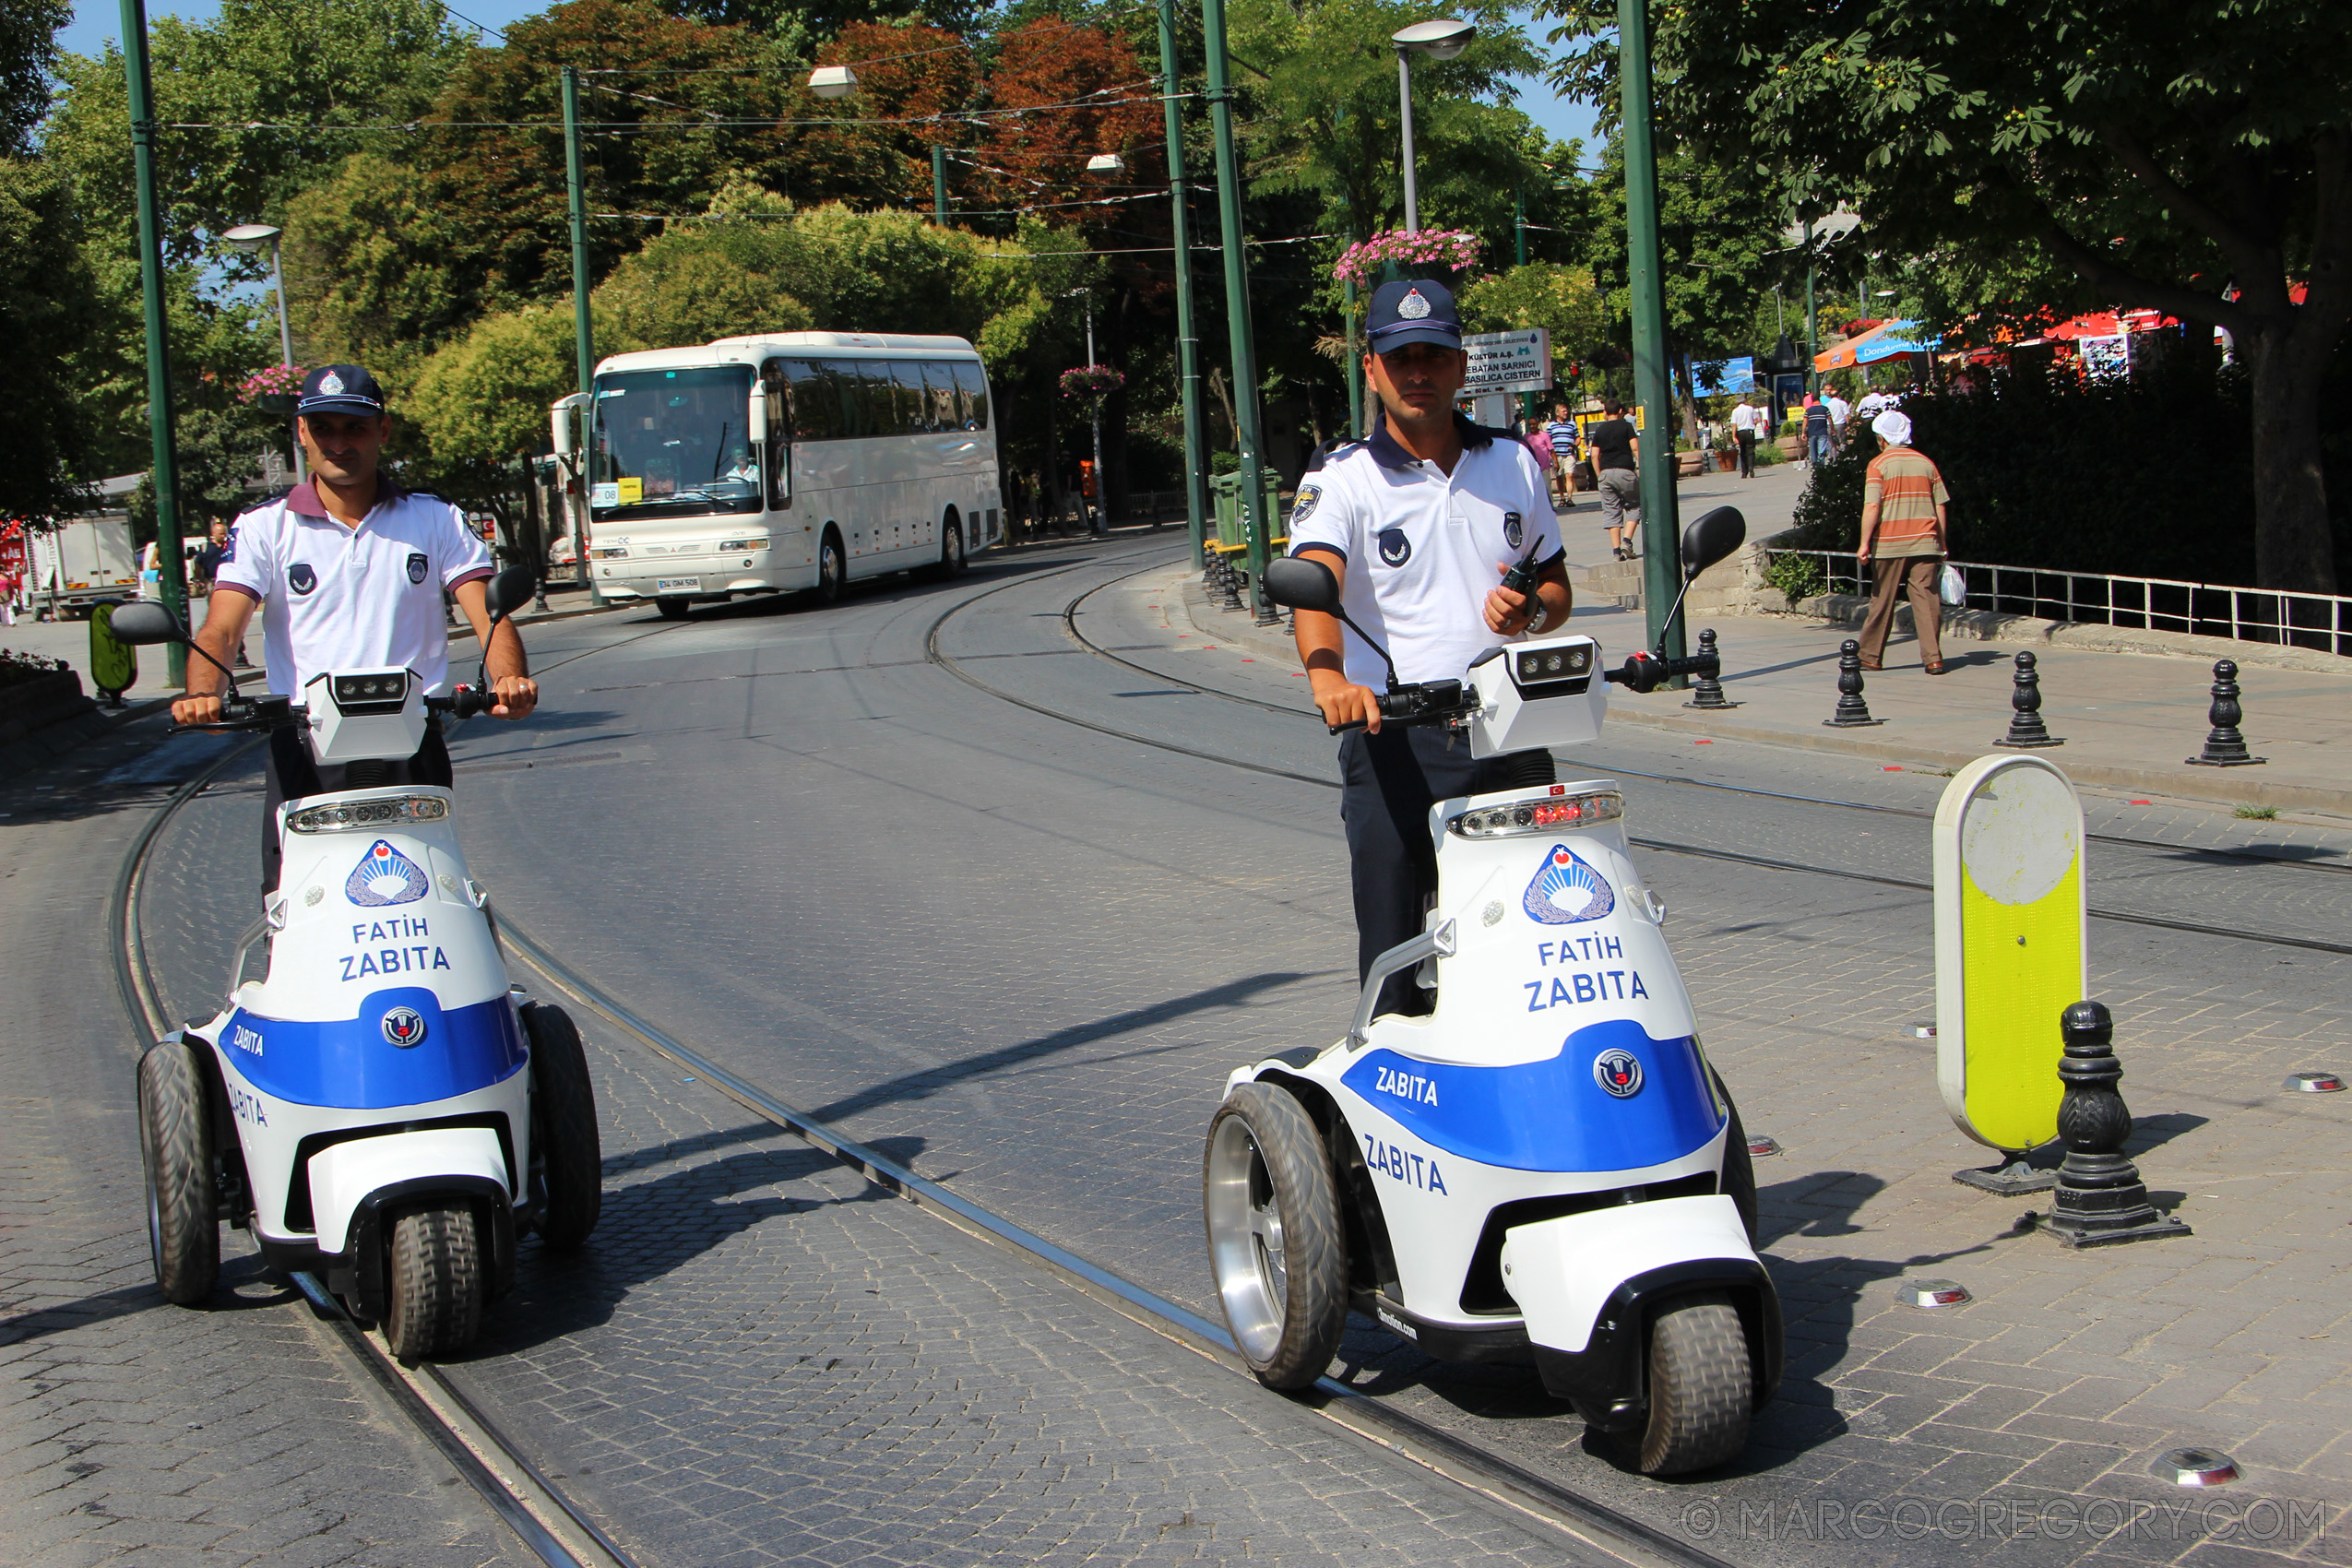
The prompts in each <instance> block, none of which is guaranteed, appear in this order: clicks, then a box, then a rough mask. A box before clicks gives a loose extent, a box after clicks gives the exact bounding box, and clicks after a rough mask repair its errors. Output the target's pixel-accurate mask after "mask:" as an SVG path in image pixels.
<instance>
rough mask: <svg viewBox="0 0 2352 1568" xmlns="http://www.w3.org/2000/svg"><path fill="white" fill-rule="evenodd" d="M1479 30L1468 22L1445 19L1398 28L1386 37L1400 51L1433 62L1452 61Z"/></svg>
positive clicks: (1467, 45)
mask: <svg viewBox="0 0 2352 1568" xmlns="http://www.w3.org/2000/svg"><path fill="white" fill-rule="evenodd" d="M1478 31H1479V30H1478V29H1477V27H1475V26H1474V25H1472V24H1471V23H1469V22H1465V21H1457V20H1455V19H1454V18H1450V17H1449V18H1445V19H1443V20H1442V21H1433V22H1415V23H1414V24H1413V25H1412V26H1411V27H1408V28H1398V29H1397V30H1396V31H1395V32H1393V33H1390V34H1389V35H1388V42H1391V43H1394V44H1395V45H1396V47H1397V48H1398V49H1400V50H1409V51H1410V52H1412V53H1416V54H1426V55H1428V56H1429V57H1430V58H1431V59H1432V60H1451V59H1453V58H1454V57H1455V55H1457V54H1459V53H1462V51H1464V50H1465V49H1467V48H1468V47H1469V46H1470V40H1471V39H1473V38H1475V37H1477V36H1478Z"/></svg>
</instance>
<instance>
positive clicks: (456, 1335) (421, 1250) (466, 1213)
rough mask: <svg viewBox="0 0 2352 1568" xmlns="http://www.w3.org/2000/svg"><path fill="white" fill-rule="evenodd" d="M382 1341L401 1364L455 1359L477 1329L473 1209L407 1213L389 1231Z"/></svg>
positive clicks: (478, 1276)
mask: <svg viewBox="0 0 2352 1568" xmlns="http://www.w3.org/2000/svg"><path fill="white" fill-rule="evenodd" d="M391 1261H392V1267H391V1277H390V1279H389V1281H388V1286H389V1288H388V1289H386V1291H385V1295H386V1309H385V1313H384V1339H385V1343H386V1345H387V1346H388V1347H389V1348H391V1351H392V1354H393V1355H395V1356H397V1357H398V1358H399V1359H400V1360H403V1361H421V1360H427V1359H429V1358H431V1357H434V1356H449V1355H455V1354H456V1353H457V1352H458V1351H460V1350H463V1349H464V1348H466V1347H468V1346H469V1345H471V1344H472V1343H473V1342H474V1336H475V1335H476V1334H478V1333H480V1332H481V1301H482V1295H483V1291H484V1288H485V1286H486V1284H487V1281H486V1280H485V1279H484V1278H483V1277H482V1266H481V1265H482V1258H481V1236H480V1232H479V1231H478V1230H477V1229H476V1228H475V1220H474V1211H473V1206H472V1205H470V1204H465V1203H445V1204H434V1205H430V1206H426V1207H423V1208H412V1209H410V1210H409V1211H408V1212H407V1213H406V1214H403V1215H402V1216H400V1218H398V1220H397V1221H396V1222H395V1223H394V1224H393V1227H392V1260H391Z"/></svg>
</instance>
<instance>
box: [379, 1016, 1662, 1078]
mask: <svg viewBox="0 0 2352 1568" xmlns="http://www.w3.org/2000/svg"><path fill="white" fill-rule="evenodd" d="M384 1043H385V1044H386V1045H397V1046H400V1047H402V1048H404V1049H405V1048H406V1047H409V1046H411V1045H422V1044H423V1043H424V1015H423V1014H422V1013H420V1012H418V1011H417V1010H416V1009H415V1008H413V1007H395V1008H393V1009H392V1011H390V1012H389V1013H386V1014H385V1015H384ZM1640 1071H1641V1069H1640V1068H1638V1067H1637V1068H1635V1069H1634V1072H1635V1073H1636V1074H1638V1073H1639V1072H1640ZM1604 1087H1606V1086H1604ZM1611 1092H1612V1093H1613V1092H1615V1091H1613V1090H1612V1091H1611ZM1627 1092H1628V1093H1631V1092H1632V1091H1631V1090H1628V1091H1627Z"/></svg>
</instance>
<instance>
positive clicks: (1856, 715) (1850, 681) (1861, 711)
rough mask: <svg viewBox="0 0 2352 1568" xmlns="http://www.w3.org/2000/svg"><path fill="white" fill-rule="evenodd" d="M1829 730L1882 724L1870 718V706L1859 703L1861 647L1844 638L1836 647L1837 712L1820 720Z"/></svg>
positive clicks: (1880, 721)
mask: <svg viewBox="0 0 2352 1568" xmlns="http://www.w3.org/2000/svg"><path fill="white" fill-rule="evenodd" d="M1822 722H1823V724H1826V725H1828V726H1829V727H1830V728H1831V729H1833V730H1859V729H1860V728H1861V727H1862V726H1863V725H1865V724H1883V723H1885V722H1886V720H1885V719H1872V718H1871V705H1870V704H1868V703H1866V702H1864V701H1863V700H1862V645H1861V644H1860V643H1858V642H1856V641H1855V640H1854V639H1853V638H1851V637H1847V639H1846V640H1845V641H1844V642H1842V643H1840V644H1839V645H1838V647H1837V711H1836V712H1835V713H1833V714H1831V715H1830V716H1829V717H1828V718H1827V719H1823V720H1822Z"/></svg>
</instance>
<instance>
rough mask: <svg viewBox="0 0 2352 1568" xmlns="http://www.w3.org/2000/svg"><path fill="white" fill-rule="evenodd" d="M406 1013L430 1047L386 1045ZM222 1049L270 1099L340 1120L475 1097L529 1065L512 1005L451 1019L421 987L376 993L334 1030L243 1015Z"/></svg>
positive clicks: (498, 1001) (474, 1008) (492, 1004)
mask: <svg viewBox="0 0 2352 1568" xmlns="http://www.w3.org/2000/svg"><path fill="white" fill-rule="evenodd" d="M398 1007H412V1008H414V1009H416V1011H417V1012H418V1014H419V1015H421V1016H422V1017H423V1019H424V1039H422V1041H420V1042H419V1043H418V1044H416V1045H412V1046H398V1045H393V1044H391V1043H389V1042H388V1041H386V1039H385V1038H384V1015H386V1013H389V1012H391V1011H392V1010H394V1009H395V1008H398ZM220 1054H221V1055H222V1056H224V1057H226V1058H227V1059H228V1061H229V1064H230V1065H231V1066H232V1067H233V1068H235V1069H236V1072H237V1075H238V1076H240V1077H242V1078H244V1080H245V1081H246V1082H247V1083H249V1084H251V1085H253V1087H255V1088H257V1089H259V1090H260V1091H261V1092H262V1093H264V1094H266V1095H269V1096H272V1097H273V1098H275V1099H283V1100H291V1101H292V1102H293V1103H294V1104H296V1105H320V1106H328V1107H331V1108H333V1109H335V1110H339V1111H382V1110H385V1109H386V1108H387V1107H391V1106H398V1105H429V1104H431V1103H433V1102H434V1100H440V1099H450V1098H452V1097H454V1096H457V1095H461V1094H470V1093H472V1092H473V1091H474V1090H476V1089H481V1088H488V1087H490V1086H491V1085H493V1084H495V1083H498V1082H500V1081H502V1080H504V1079H505V1078H506V1077H508V1076H509V1075H512V1074H513V1073H514V1072H515V1070H516V1069H517V1068H518V1067H520V1066H521V1065H522V1064H523V1063H524V1062H525V1060H527V1053H526V1052H525V1051H524V1049H523V1032H522V1027H521V1026H520V1025H519V1024H517V1022H516V1019H515V1009H514V1006H513V1005H512V1004H510V1003H509V1002H508V1001H507V1000H506V998H505V997H503V996H497V997H493V998H492V999H491V1000H489V1001H487V1002H477V1003H474V1004H470V1005H469V1006H465V1007H452V1008H449V1009H448V1010H446V1011H444V1010H443V1008H442V1005H441V999H440V998H439V997H436V996H435V995H434V994H433V992H430V991H428V990H426V989H425V988H424V987H422V986H414V985H405V986H395V987H392V988H389V989H387V990H384V991H376V992H369V993H368V998H367V1000H366V1001H364V1002H362V1003H361V1004H360V1016H358V1017H356V1018H343V1019H339V1020H336V1021H334V1022H329V1023H314V1022H308V1021H303V1020H296V1019H291V1018H264V1017H260V1016H256V1015H255V1014H252V1013H248V1012H246V1011H244V1009H243V1008H239V1009H238V1010H237V1011H236V1012H234V1013H232V1014H231V1015H230V1016H229V1024H228V1027H227V1028H224V1029H222V1030H221V1031H220Z"/></svg>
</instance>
